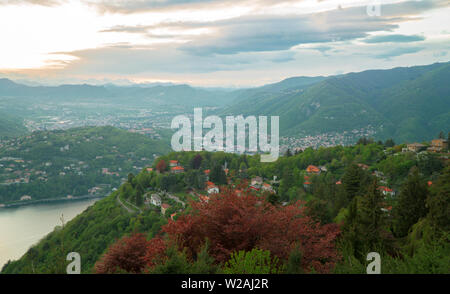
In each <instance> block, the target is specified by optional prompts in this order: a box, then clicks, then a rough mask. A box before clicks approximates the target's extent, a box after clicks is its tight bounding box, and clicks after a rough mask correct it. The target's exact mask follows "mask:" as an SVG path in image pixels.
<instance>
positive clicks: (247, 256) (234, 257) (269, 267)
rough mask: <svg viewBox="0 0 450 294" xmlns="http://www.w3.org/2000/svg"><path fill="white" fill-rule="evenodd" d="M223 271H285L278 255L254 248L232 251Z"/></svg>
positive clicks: (226, 272) (260, 272)
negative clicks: (272, 255)
mask: <svg viewBox="0 0 450 294" xmlns="http://www.w3.org/2000/svg"><path fill="white" fill-rule="evenodd" d="M223 271H224V273H225V274H278V273H282V272H283V266H282V264H281V263H280V260H279V259H278V258H277V257H276V256H274V257H271V256H270V251H268V250H265V251H264V250H261V249H256V248H254V249H252V251H247V252H246V251H244V250H241V251H239V252H234V253H232V254H231V258H230V260H228V261H227V262H226V263H225V267H224V269H223Z"/></svg>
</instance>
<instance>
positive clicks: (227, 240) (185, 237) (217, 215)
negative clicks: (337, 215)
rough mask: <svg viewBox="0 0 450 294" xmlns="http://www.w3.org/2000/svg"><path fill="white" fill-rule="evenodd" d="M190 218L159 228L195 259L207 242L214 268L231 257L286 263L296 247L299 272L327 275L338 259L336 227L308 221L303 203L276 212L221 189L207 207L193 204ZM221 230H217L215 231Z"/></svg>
mask: <svg viewBox="0 0 450 294" xmlns="http://www.w3.org/2000/svg"><path fill="white" fill-rule="evenodd" d="M191 207H192V213H191V214H189V215H181V216H180V217H179V218H178V219H177V220H176V221H170V220H169V223H168V224H167V225H165V226H164V227H163V231H164V232H165V233H167V234H168V236H169V240H171V241H172V242H175V243H176V244H177V245H178V247H179V248H185V249H186V250H187V254H188V257H189V256H190V257H194V256H195V255H196V254H197V252H199V250H200V248H202V246H203V245H204V242H205V240H206V239H208V240H209V242H210V249H209V254H210V255H211V256H212V257H214V259H215V260H216V262H226V261H227V260H228V259H229V257H230V254H231V253H232V252H239V251H241V250H243V251H246V252H248V251H251V250H252V249H254V248H259V249H261V250H269V251H270V252H271V253H272V254H273V255H274V256H277V257H278V258H280V260H287V258H288V257H289V255H290V251H291V249H292V248H293V247H294V246H295V245H296V244H300V245H301V248H302V253H303V266H304V269H305V270H306V271H309V270H310V269H311V267H312V268H314V269H315V270H316V271H318V272H327V271H329V270H330V269H331V268H332V267H333V266H334V264H335V262H336V261H337V259H338V253H337V251H336V249H335V244H334V242H335V239H336V237H337V235H338V234H339V229H338V226H337V225H335V224H328V225H323V226H322V225H320V224H318V223H316V222H315V221H313V220H312V219H311V218H310V217H308V216H306V214H305V211H304V210H305V208H304V205H303V204H302V203H301V202H298V203H296V204H295V205H288V206H284V207H276V206H273V205H271V204H270V203H268V202H265V201H263V199H261V198H259V197H257V196H255V195H253V194H252V193H249V192H243V193H242V195H241V196H237V195H236V193H235V191H234V190H232V189H224V190H223V191H221V193H219V194H218V195H216V196H215V197H212V198H211V199H210V200H209V202H207V203H206V202H191ZM218 228H220V230H218Z"/></svg>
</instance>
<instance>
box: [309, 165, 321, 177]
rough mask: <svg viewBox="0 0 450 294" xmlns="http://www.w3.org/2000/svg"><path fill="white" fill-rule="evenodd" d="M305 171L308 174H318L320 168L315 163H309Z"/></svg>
mask: <svg viewBox="0 0 450 294" xmlns="http://www.w3.org/2000/svg"><path fill="white" fill-rule="evenodd" d="M306 172H307V173H308V174H316V175H318V174H320V168H318V167H317V166H315V165H309V166H308V167H307V168H306Z"/></svg>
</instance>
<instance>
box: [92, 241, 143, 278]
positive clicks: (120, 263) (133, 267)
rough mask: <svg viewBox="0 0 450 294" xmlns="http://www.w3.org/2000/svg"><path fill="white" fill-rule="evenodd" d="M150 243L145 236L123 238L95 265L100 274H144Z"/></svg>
mask: <svg viewBox="0 0 450 294" xmlns="http://www.w3.org/2000/svg"><path fill="white" fill-rule="evenodd" d="M147 249H148V243H147V240H146V238H145V236H144V234H140V233H139V234H134V235H132V236H130V237H123V238H122V239H120V240H119V241H117V242H116V243H114V244H113V245H111V247H109V249H108V251H107V252H106V254H105V255H104V256H103V257H102V258H101V259H100V261H98V262H97V263H96V264H95V272H96V273H98V274H114V273H119V272H126V273H135V274H136V273H142V272H143V270H144V269H145V267H146V265H147V260H146V255H147Z"/></svg>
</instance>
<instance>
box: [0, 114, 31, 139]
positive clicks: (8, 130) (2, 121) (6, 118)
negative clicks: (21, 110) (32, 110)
mask: <svg viewBox="0 0 450 294" xmlns="http://www.w3.org/2000/svg"><path fill="white" fill-rule="evenodd" d="M26 132H27V129H26V128H25V127H24V126H23V124H22V120H21V119H19V118H17V117H14V116H11V115H9V114H7V113H4V112H3V111H0V138H5V137H17V136H20V135H23V134H25V133H26Z"/></svg>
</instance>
